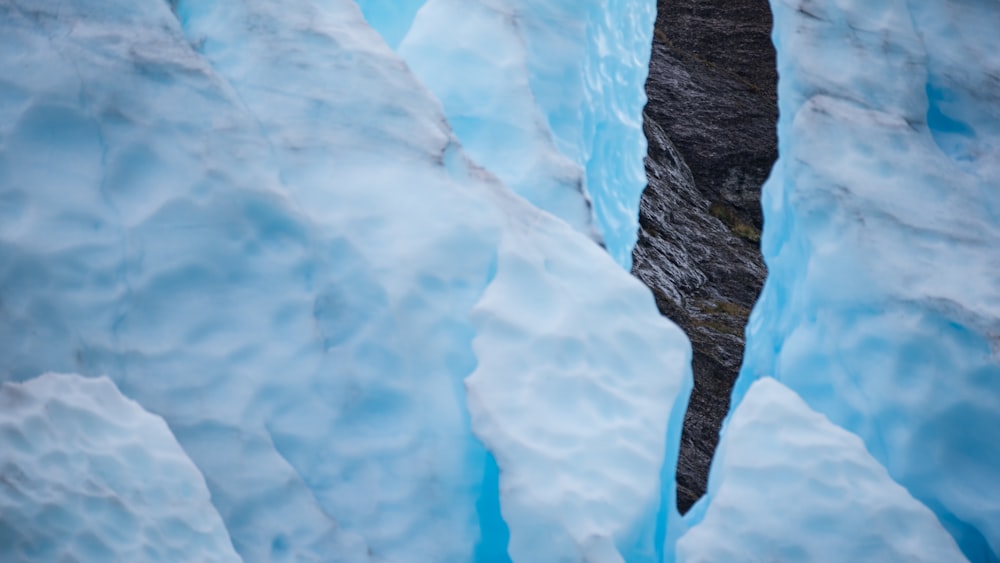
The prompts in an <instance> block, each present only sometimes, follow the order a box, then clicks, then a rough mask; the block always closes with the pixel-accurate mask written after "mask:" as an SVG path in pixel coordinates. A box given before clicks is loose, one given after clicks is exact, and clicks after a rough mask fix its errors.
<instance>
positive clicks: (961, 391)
mask: <svg viewBox="0 0 1000 563" xmlns="http://www.w3.org/2000/svg"><path fill="white" fill-rule="evenodd" d="M772 6H773V8H774V12H775V42H776V45H777V48H778V59H779V73H780V76H781V79H780V88H779V104H780V108H781V118H780V122H779V150H780V159H779V162H778V164H777V165H776V167H775V169H774V172H773V175H772V177H771V179H770V180H769V182H768V183H767V185H766V186H765V188H764V196H763V204H764V213H765V216H766V220H765V230H764V240H763V251H764V255H765V258H766V260H767V265H768V268H769V278H768V281H767V284H766V286H765V288H764V292H763V295H762V297H761V300H760V302H759V303H758V305H757V307H756V309H755V310H754V313H753V315H752V317H751V320H750V326H749V329H748V342H747V353H746V359H745V363H744V367H743V371H742V374H741V379H740V381H739V382H738V384H737V388H736V392H735V394H736V397H735V399H736V400H737V401H738V400H739V398H740V396H741V395H742V393H743V392H745V390H746V389H747V387H748V386H749V385H750V383H751V382H752V381H753V380H754V379H756V378H757V377H760V376H765V375H773V376H774V377H776V378H777V379H779V380H780V381H782V382H783V383H785V384H786V385H788V386H789V387H790V388H792V389H793V390H795V391H796V392H798V393H799V394H800V395H801V396H802V397H803V398H804V399H805V400H806V402H807V403H808V404H809V405H810V406H811V407H813V408H814V409H816V410H818V411H819V412H821V413H823V414H825V415H827V416H828V417H829V418H830V419H831V420H832V421H833V422H834V423H836V424H838V425H840V426H842V427H844V428H846V429H848V430H850V431H852V432H855V433H857V434H858V435H859V436H861V438H862V439H863V440H864V442H865V445H866V446H867V448H868V449H869V450H870V451H871V452H872V454H873V455H874V457H875V458H876V459H878V460H879V461H880V462H881V463H883V464H884V465H885V466H886V468H887V469H888V470H889V473H890V475H892V477H893V478H894V479H896V480H897V481H899V482H900V483H902V484H903V485H904V486H905V487H906V488H907V489H908V490H909V491H910V493H912V494H913V495H914V496H915V497H916V498H917V499H919V500H921V501H922V502H925V503H926V504H927V505H928V506H930V507H931V508H932V509H933V510H934V511H935V513H936V514H937V515H938V517H939V518H940V519H941V521H942V522H943V523H944V524H945V526H946V527H948V529H949V530H950V531H951V532H952V533H953V534H954V535H955V537H956V538H957V539H958V540H959V543H960V544H961V546H962V548H963V551H964V552H965V554H966V555H967V556H968V557H969V558H970V559H971V560H974V561H996V560H997V558H998V556H1000V487H998V486H997V482H998V480H1000V441H998V440H997V439H996V438H997V435H996V432H997V429H998V428H1000V284H998V283H997V280H1000V252H998V250H997V249H998V248H1000V190H998V188H1000V34H998V33H997V30H998V29H1000V3H997V2H992V1H990V2H966V1H945V0H936V1H929V2H901V1H900V2H879V3H872V2H868V1H867V0H843V1H837V2H815V1H801V0H776V1H774V2H772Z"/></svg>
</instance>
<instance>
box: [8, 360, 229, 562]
mask: <svg viewBox="0 0 1000 563" xmlns="http://www.w3.org/2000/svg"><path fill="white" fill-rule="evenodd" d="M0 444H2V445H3V447H2V448H0V560H3V561H5V562H8V563H17V562H29V561H81V562H92V563H101V562H103V561H113V560H114V561H163V562H164V563H167V562H171V561H205V562H209V561H211V562H227V563H233V562H236V561H240V558H239V557H238V556H237V555H236V552H235V551H233V545H232V543H230V541H229V535H228V534H227V533H226V528H225V527H224V526H223V524H222V518H220V517H219V514H218V513H217V512H216V511H215V508H214V507H213V506H212V504H211V499H210V498H209V493H208V488H207V487H206V486H205V480H204V479H203V478H202V476H201V474H200V473H199V472H198V469H197V468H196V467H195V466H194V464H193V463H191V460H190V459H188V457H187V455H185V454H184V451H183V450H181V447H180V445H179V444H178V443H177V440H175V439H174V436H173V435H172V434H171V433H170V429H169V428H167V425H166V424H165V423H164V422H163V419H162V418H160V417H158V416H154V415H152V414H150V413H148V412H146V411H145V410H143V409H142V407H140V406H139V405H138V404H136V403H135V402H133V401H130V400H129V399H127V398H125V397H123V396H122V395H121V393H119V392H118V389H116V388H115V385H114V383H112V382H111V381H110V380H108V379H107V378H103V377H101V378H90V379H87V378H82V377H80V376H77V375H62V374H54V373H48V374H45V375H42V376H41V377H38V378H35V379H31V380H29V381H27V382H25V383H23V384H19V383H9V382H5V383H2V384H0Z"/></svg>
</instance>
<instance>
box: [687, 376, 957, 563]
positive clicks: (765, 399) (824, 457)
mask: <svg viewBox="0 0 1000 563" xmlns="http://www.w3.org/2000/svg"><path fill="white" fill-rule="evenodd" d="M706 504H707V512H706V513H705V515H704V517H703V519H702V520H701V521H700V522H699V523H698V524H697V525H695V526H694V527H693V528H692V529H691V530H689V531H688V532H687V533H686V534H685V535H684V536H683V537H682V538H681V539H680V540H679V541H678V542H677V562H678V563H716V562H719V561H726V562H730V563H738V562H741V561H781V562H783V563H825V562H828V563H841V562H844V561H879V562H885V563H890V562H897V563H916V562H925V563H946V562H959V561H966V559H965V557H963V556H962V552H961V551H959V549H958V546H957V545H956V544H955V540H953V539H952V538H951V536H949V535H948V533H947V532H946V531H945V530H944V528H943V527H942V526H941V524H940V523H939V522H938V520H937V519H936V518H935V517H934V514H933V513H932V512H931V511H930V510H929V509H928V508H927V507H926V506H924V505H923V504H921V503H920V502H918V501H917V500H915V499H914V498H913V496H911V495H910V493H908V492H907V491H906V489H904V488H903V487H901V486H900V485H899V484H897V483H896V482H894V481H893V480H892V479H891V478H890V477H889V474H888V473H887V472H886V470H885V468H884V467H882V465H880V464H879V463H878V462H877V461H875V459H874V458H872V456H871V454H869V453H868V451H867V450H866V449H865V446H864V444H862V443H861V440H860V439H858V437H857V436H855V435H854V434H851V433H849V432H847V431H845V430H843V429H842V428H839V427H837V426H835V425H833V424H832V423H831V422H830V421H829V420H827V419H826V417H824V416H823V415H820V414H817V413H816V412H814V411H813V410H811V409H810V408H809V407H808V406H807V405H806V404H805V403H804V402H803V401H802V399H800V398H799V397H798V396H797V395H796V394H795V393H794V392H792V391H791V390H789V389H788V388H787V387H785V386H784V385H782V384H781V383H778V382H777V381H775V380H774V379H771V378H763V379H760V380H758V381H757V382H755V383H754V384H753V385H752V386H751V388H750V390H749V391H748V392H747V395H746V397H745V398H744V399H743V402H742V403H741V404H740V406H739V408H737V409H736V411H735V412H734V413H733V414H732V416H731V418H730V420H729V424H728V426H727V427H726V430H725V432H724V433H723V435H722V439H721V441H720V443H719V448H718V450H717V451H716V455H715V459H714V460H713V465H712V478H711V481H710V482H709V487H708V492H707V499H706Z"/></svg>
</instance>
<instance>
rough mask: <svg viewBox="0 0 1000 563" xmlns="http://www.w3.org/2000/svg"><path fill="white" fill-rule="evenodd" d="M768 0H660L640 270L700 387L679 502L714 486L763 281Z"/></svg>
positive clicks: (773, 148) (686, 437)
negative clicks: (713, 465) (713, 468)
mask: <svg viewBox="0 0 1000 563" xmlns="http://www.w3.org/2000/svg"><path fill="white" fill-rule="evenodd" d="M770 32H771V12H770V8H769V6H768V2H767V0H661V1H660V3H659V16H658V18H657V28H656V33H655V39H654V44H653V56H652V61H651V63H650V74H649V80H648V82H647V84H646V91H647V94H648V96H649V103H648V105H647V107H646V112H645V124H644V125H645V130H646V136H647V138H648V140H649V154H648V157H647V159H646V172H647V176H648V178H649V186H648V187H647V188H646V190H645V192H644V193H643V197H642V203H641V207H640V214H639V224H640V229H639V240H638V243H637V245H636V248H635V251H634V253H633V273H634V274H635V275H636V276H637V277H639V278H640V279H641V280H642V281H643V282H645V283H646V284H647V285H648V286H649V287H650V288H651V289H652V290H653V293H654V295H655V296H656V303H657V306H658V307H659V309H660V312H661V313H663V314H664V315H666V316H667V317H669V318H670V319H672V320H673V321H674V322H676V323H677V324H678V325H680V326H681V328H683V329H684V330H685V332H687V334H688V336H689V337H690V338H691V343H692V345H693V348H694V363H693V368H694V378H695V388H694V391H693V393H692V396H691V403H690V407H689V409H688V412H687V416H686V418H685V421H684V434H683V438H682V443H681V452H680V460H679V462H678V467H677V483H678V506H679V507H680V509H681V511H682V512H683V511H686V510H687V509H688V508H689V507H690V506H691V504H693V503H694V502H695V501H696V500H697V499H698V498H699V497H700V496H701V495H702V494H703V493H704V491H705V485H706V481H707V477H708V469H709V464H710V462H711V458H712V453H713V452H714V450H715V446H716V444H717V442H718V431H719V427H720V425H721V423H722V420H723V418H724V417H725V415H726V411H727V409H728V406H729V395H730V391H731V389H732V385H733V382H734V380H735V378H736V376H737V374H738V372H739V367H740V361H741V359H742V355H743V330H744V327H745V325H746V321H747V317H748V316H749V314H750V309H751V307H753V304H754V302H755V301H756V299H757V295H758V293H759V292H760V289H761V286H762V285H763V282H764V277H765V274H766V270H765V268H764V264H763V260H762V258H761V256H760V249H759V242H760V229H761V227H762V217H761V210H760V187H761V185H762V184H763V183H764V180H765V179H766V178H767V175H768V173H769V172H770V169H771V166H772V164H773V163H774V161H775V159H776V158H777V137H776V131H775V122H776V120H777V99H776V87H777V73H776V71H775V55H774V47H773V45H772V44H771V41H770Z"/></svg>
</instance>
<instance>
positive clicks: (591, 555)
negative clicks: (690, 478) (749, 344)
mask: <svg viewBox="0 0 1000 563" xmlns="http://www.w3.org/2000/svg"><path fill="white" fill-rule="evenodd" d="M524 219H526V220H531V218H530V217H526V218H524ZM562 230H568V226H567V225H565V224H559V223H554V222H553V223H549V224H548V226H547V228H545V229H535V230H533V231H529V230H527V229H524V228H518V229H516V230H515V231H514V233H513V234H512V236H509V237H506V238H505V240H504V241H503V242H502V243H501V246H500V254H499V259H498V269H497V274H496V277H495V278H494V280H493V282H492V283H491V284H490V286H489V287H488V288H487V289H486V292H485V295H484V296H483V299H482V300H481V301H480V302H479V303H478V304H477V305H476V308H475V310H474V311H473V323H474V325H475V326H476V337H475V339H474V340H473V347H474V349H475V352H476V357H477V359H478V360H479V365H478V366H477V368H476V371H475V372H474V373H473V374H472V376H471V377H469V378H468V379H467V380H466V381H467V386H468V389H469V410H470V414H471V416H472V428H473V430H474V431H475V432H476V435H477V436H479V437H480V438H482V440H483V442H484V443H485V444H486V446H487V447H488V448H489V449H490V451H492V452H493V453H494V454H495V455H496V457H497V461H498V463H499V465H500V468H501V469H502V470H503V473H502V474H501V475H500V492H501V501H502V505H501V508H502V512H503V515H504V517H505V519H506V520H507V522H509V524H510V547H509V550H508V551H509V553H510V555H511V557H512V558H513V560H514V561H564V560H565V561H655V560H657V559H656V557H657V553H658V552H659V551H660V550H661V549H662V544H663V543H664V541H665V537H664V536H663V534H664V531H665V530H658V529H657V524H659V525H660V527H663V526H670V525H673V526H675V527H676V526H680V522H679V516H678V515H677V512H676V501H675V495H674V481H673V469H674V467H675V465H676V463H677V448H678V445H679V443H680V432H681V421H682V419H683V415H684V411H685V407H686V404H687V398H688V395H689V393H690V390H691V379H690V375H688V374H687V373H685V376H684V377H683V378H679V377H676V376H674V377H666V376H664V375H666V374H663V375H661V376H659V377H656V376H652V377H635V378H633V377H623V375H624V374H629V373H642V372H644V371H645V370H647V369H652V370H653V371H654V372H655V371H657V370H658V369H659V368H658V367H657V366H689V365H690V363H691V351H690V349H689V347H688V346H687V345H686V342H687V341H686V339H685V337H684V335H683V333H681V331H680V329H678V328H676V326H673V325H671V326H670V330H664V327H663V325H662V321H661V320H659V319H656V318H654V317H650V316H649V315H648V314H647V311H648V310H649V307H650V302H649V299H650V298H651V297H650V296H649V295H648V293H647V291H646V289H645V288H642V287H637V286H635V285H633V284H621V283H618V280H617V278H609V279H608V280H593V282H592V283H590V284H570V283H568V280H575V279H581V278H583V277H586V276H588V275H589V274H588V271H590V270H591V268H592V267H593V264H594V261H595V260H596V259H598V257H600V259H601V260H602V261H603V262H604V267H605V268H612V269H613V268H614V267H615V264H614V262H612V261H611V259H610V257H608V256H606V255H605V256H600V254H598V255H594V254H593V253H592V252H590V249H593V248H596V247H594V245H592V244H590V243H588V242H587V241H586V240H585V239H583V238H582V237H577V238H573V237H567V236H565V235H564V234H562V233H561V232H560V231H562ZM545 231H550V232H545ZM553 256H560V259H558V260H555V259H553V258H552V257H553ZM609 282H614V283H613V284H612V283H609ZM591 325H595V326H597V325H602V326H604V328H605V330H603V331H601V332H600V333H596V332H595V333H591V334H588V335H587V336H586V337H585V338H581V337H580V333H579V327H581V326H591ZM677 342H684V343H685V345H684V346H678V345H677ZM688 369H689V368H687V367H685V370H688ZM671 400H673V401H675V402H674V403H673V404H672V405H671V404H670V403H669V402H664V401H671ZM668 418H669V420H668ZM668 425H669V429H670V430H669V435H668V437H667V440H666V442H665V441H664V435H663V433H662V432H659V431H651V430H653V429H662V428H667V427H668ZM583 429H586V438H584V436H583V433H582V432H581V431H582V430H583ZM665 447H666V448H667V449H666V450H664V448H665ZM611 459H613V460H615V462H614V463H608V460H611ZM664 468H667V469H668V470H667V471H665V472H664V473H663V476H662V478H663V481H662V483H661V481H660V480H659V479H658V478H657V475H660V474H661V472H662V471H664ZM595 481H596V482H599V483H601V487H599V488H597V487H595V486H594V483H595ZM660 487H663V490H662V492H661V491H660ZM658 518H659V519H662V521H661V522H657V520H658Z"/></svg>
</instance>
